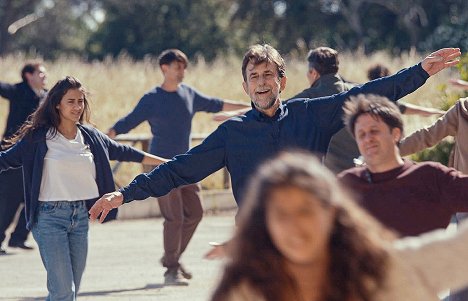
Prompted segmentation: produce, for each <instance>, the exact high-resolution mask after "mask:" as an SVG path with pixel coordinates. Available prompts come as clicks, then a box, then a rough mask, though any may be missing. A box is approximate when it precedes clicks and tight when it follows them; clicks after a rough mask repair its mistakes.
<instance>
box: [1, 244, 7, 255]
mask: <svg viewBox="0 0 468 301" xmlns="http://www.w3.org/2000/svg"><path fill="white" fill-rule="evenodd" d="M6 253H7V252H6V251H5V249H4V248H2V247H1V246H0V255H6Z"/></svg>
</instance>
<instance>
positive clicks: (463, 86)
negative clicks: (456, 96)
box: [449, 78, 468, 90]
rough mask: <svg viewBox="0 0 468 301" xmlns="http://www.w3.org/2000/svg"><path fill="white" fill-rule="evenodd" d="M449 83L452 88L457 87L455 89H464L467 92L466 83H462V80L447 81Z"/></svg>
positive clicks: (467, 86)
mask: <svg viewBox="0 0 468 301" xmlns="http://www.w3.org/2000/svg"><path fill="white" fill-rule="evenodd" d="M449 83H451V84H452V86H454V87H457V88H461V89H464V90H468V82H467V81H464V80H462V79H454V78H452V79H449Z"/></svg>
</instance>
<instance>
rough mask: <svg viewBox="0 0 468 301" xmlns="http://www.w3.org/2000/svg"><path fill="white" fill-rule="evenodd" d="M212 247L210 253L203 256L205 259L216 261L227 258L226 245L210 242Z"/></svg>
mask: <svg viewBox="0 0 468 301" xmlns="http://www.w3.org/2000/svg"><path fill="white" fill-rule="evenodd" d="M210 245H211V246H212V248H211V250H209V251H208V253H206V254H205V255H204V256H203V258H205V259H209V260H214V259H223V258H226V257H227V253H226V247H225V244H220V243H213V242H210Z"/></svg>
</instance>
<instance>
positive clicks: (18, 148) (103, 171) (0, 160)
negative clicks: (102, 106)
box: [0, 125, 148, 229]
mask: <svg viewBox="0 0 468 301" xmlns="http://www.w3.org/2000/svg"><path fill="white" fill-rule="evenodd" d="M78 128H79V129H80V130H81V132H82V134H83V137H84V140H85V143H86V144H88V145H89V147H90V149H91V152H92V153H93V156H94V165H95V166H96V183H97V186H98V190H99V194H100V195H103V194H105V193H108V192H111V191H114V190H115V186H114V179H113V176H112V170H111V167H110V163H109V160H118V161H131V162H141V161H142V160H143V157H144V154H143V152H142V151H140V150H138V149H135V148H133V147H130V146H128V145H122V144H119V143H117V142H115V141H114V140H112V139H110V138H108V137H107V136H106V135H104V134H103V133H102V132H100V131H98V130H97V129H95V128H93V127H89V126H83V125H79V126H78ZM47 131H48V129H45V128H41V129H38V130H35V131H33V132H32V133H30V134H29V135H27V136H26V137H24V138H23V139H22V140H20V141H19V142H18V143H16V144H15V145H14V146H13V147H11V148H10V149H8V150H7V151H4V152H0V171H3V170H6V169H9V168H20V167H22V168H23V177H24V199H25V212H26V222H27V227H28V229H31V228H32V225H33V224H34V222H35V213H36V208H37V206H38V202H39V190H40V188H41V180H42V170H43V166H44V157H45V155H46V153H47V144H46V134H47ZM71 172H72V171H71ZM147 196H148V195H147V194H146V193H143V192H141V191H140V193H138V192H137V196H136V198H138V199H139V198H142V199H143V198H146V197H147ZM94 202H95V200H92V201H89V202H88V204H87V206H88V207H89V208H90V207H91V206H92V205H93V204H94ZM113 211H115V210H113ZM109 214H112V215H111V216H110V217H109V218H108V219H107V218H106V219H107V220H111V219H115V217H116V216H117V211H115V212H111V213H109Z"/></svg>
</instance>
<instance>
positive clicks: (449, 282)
mask: <svg viewBox="0 0 468 301" xmlns="http://www.w3.org/2000/svg"><path fill="white" fill-rule="evenodd" d="M466 246H468V223H467V222H463V223H462V224H461V226H459V227H458V230H457V231H454V232H452V233H447V231H446V230H445V229H441V230H436V231H431V232H429V233H426V234H423V235H420V236H418V237H411V238H404V239H401V240H398V241H397V242H396V243H395V249H396V250H397V254H398V255H399V258H400V260H401V261H403V262H404V263H406V264H407V265H408V266H411V267H413V268H414V269H415V272H416V273H417V274H418V275H419V276H420V277H422V278H423V279H422V280H423V281H424V283H425V284H426V285H427V286H428V287H430V288H431V289H433V290H434V293H439V292H441V291H443V290H446V289H454V290H456V289H461V288H463V287H465V286H467V285H468V273H467V272H466V263H467V262H468V252H467V251H466Z"/></svg>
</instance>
